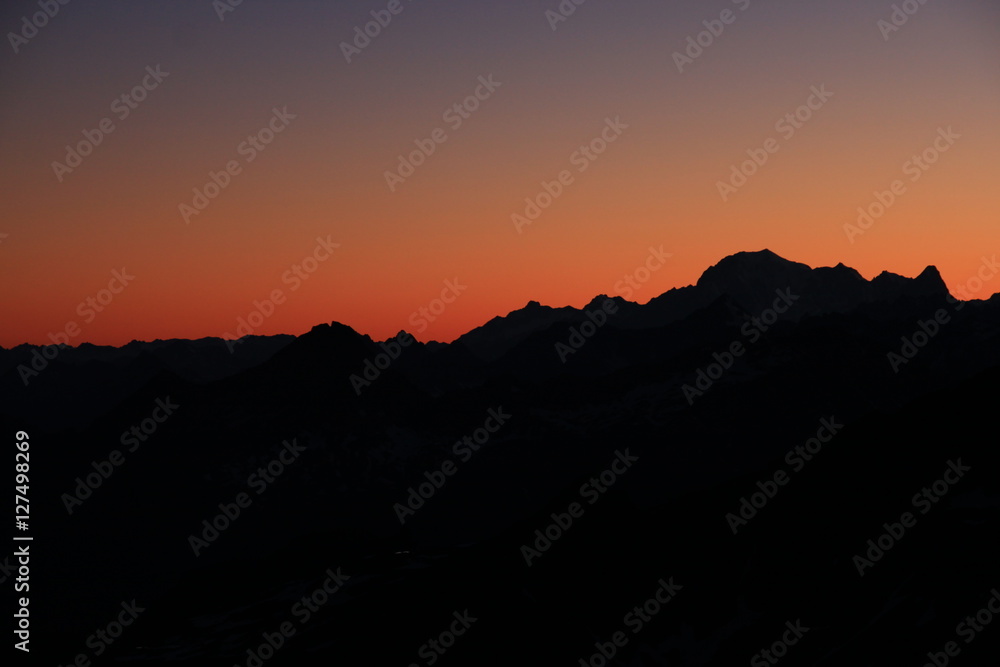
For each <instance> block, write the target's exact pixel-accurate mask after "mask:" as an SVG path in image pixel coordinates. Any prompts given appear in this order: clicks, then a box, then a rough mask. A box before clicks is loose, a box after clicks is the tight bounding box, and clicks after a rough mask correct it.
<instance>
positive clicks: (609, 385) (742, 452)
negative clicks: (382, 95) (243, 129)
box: [0, 251, 1000, 666]
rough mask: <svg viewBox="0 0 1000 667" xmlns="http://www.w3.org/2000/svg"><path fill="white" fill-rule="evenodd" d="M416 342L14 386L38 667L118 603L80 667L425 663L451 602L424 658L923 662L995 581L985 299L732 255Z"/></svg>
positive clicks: (172, 346)
mask: <svg viewBox="0 0 1000 667" xmlns="http://www.w3.org/2000/svg"><path fill="white" fill-rule="evenodd" d="M779 310H780V311H781V312H779ZM599 313H603V315H601V314H599ZM942 313H943V315H942ZM410 339H411V337H410V336H409V335H408V334H407V333H406V332H400V333H399V334H397V336H396V337H394V338H393V339H391V340H388V341H375V340H372V339H371V338H370V337H369V336H366V335H363V334H361V333H358V332H357V331H355V330H353V329H352V328H351V327H349V326H346V325H344V324H339V323H336V322H333V323H329V324H322V325H319V326H316V327H314V328H313V329H312V330H310V331H309V332H308V333H306V334H303V335H301V336H298V337H295V338H279V339H267V338H260V339H246V340H245V342H244V344H240V345H235V346H234V352H233V355H234V357H235V358H234V359H232V360H225V359H224V358H223V357H220V356H219V350H221V351H222V352H223V353H225V354H229V352H228V350H227V347H228V346H227V345H225V344H224V343H222V341H218V340H215V341H214V342H213V341H211V340H209V341H192V342H184V341H173V342H158V343H154V344H140V345H136V344H130V346H125V348H128V349H127V350H126V349H125V348H122V349H121V350H117V351H116V350H113V349H91V348H90V347H86V346H84V347H83V348H82V349H81V348H72V349H68V348H67V349H64V350H61V351H60V352H59V355H58V357H57V358H56V359H55V360H52V361H50V365H49V366H48V367H46V368H45V369H43V371H41V373H40V375H39V377H38V378H35V380H37V384H36V382H35V380H32V382H31V383H30V384H29V385H28V386H27V387H25V386H24V385H23V384H22V383H21V382H20V378H19V376H18V375H17V370H16V367H11V366H10V365H9V364H8V367H7V370H6V372H5V373H4V375H3V376H2V377H0V381H2V382H4V383H6V384H4V385H3V386H4V392H5V401H4V402H3V403H2V404H0V424H2V425H3V426H4V427H5V428H6V429H7V432H8V433H16V432H17V431H19V430H24V431H27V432H28V433H30V442H31V448H32V449H31V486H30V495H31V497H32V522H33V534H34V536H35V538H36V540H35V542H34V543H33V546H32V549H37V547H36V546H34V545H48V546H46V547H45V548H41V549H37V550H36V551H34V552H33V555H34V558H33V559H32V561H31V567H32V573H33V574H36V573H37V575H38V576H37V579H33V580H32V604H33V605H37V606H33V608H32V627H33V628H35V629H36V632H38V633H39V635H38V636H43V637H44V638H45V642H44V644H40V645H39V646H38V648H37V654H38V656H37V657H38V658H39V659H44V660H46V661H49V662H51V663H52V664H69V663H71V662H74V661H75V660H74V656H77V655H79V654H81V653H83V654H85V655H87V656H89V657H91V658H94V657H97V656H96V655H94V649H93V646H88V644H87V638H88V637H90V636H91V635H93V634H94V632H95V629H97V628H104V627H105V626H106V625H107V624H108V623H109V622H112V621H114V619H115V618H116V614H117V613H118V611H116V610H119V609H121V604H122V601H126V602H130V601H132V600H136V601H137V604H138V605H139V606H141V607H143V608H144V609H145V610H146V611H144V612H143V614H142V616H141V617H140V620H139V621H138V622H137V623H135V624H134V626H130V627H128V628H126V629H125V631H124V633H123V634H122V636H121V638H120V640H117V641H115V642H114V643H112V644H110V645H108V646H105V649H106V650H104V651H103V652H102V655H101V656H100V657H101V658H102V661H106V662H108V664H112V663H116V662H120V663H126V662H127V663H129V664H156V665H160V664H174V663H184V664H195V665H209V664H239V665H248V664H257V661H260V663H261V664H267V665H269V666H273V665H296V666H300V665H307V666H308V665H325V664H329V662H330V659H331V656H335V657H336V659H337V660H339V661H342V662H344V663H345V664H414V663H416V664H426V663H427V662H428V659H427V657H426V656H428V655H433V654H432V653H428V652H427V651H430V650H431V649H430V648H429V646H430V645H429V644H428V642H429V641H430V640H431V639H435V638H439V637H440V636H441V634H442V632H444V631H446V630H448V628H449V627H450V624H451V623H452V622H453V621H454V620H455V616H454V614H458V615H459V616H460V617H461V615H462V614H464V613H468V614H469V615H471V616H472V617H474V618H475V619H477V620H476V621H475V622H474V623H473V624H472V627H471V629H470V630H469V632H468V633H467V634H465V635H463V636H461V637H457V638H454V643H453V644H452V645H451V647H450V648H449V650H448V652H447V655H445V656H444V657H443V659H442V661H441V664H445V663H446V662H447V661H451V664H469V665H509V664H523V665H552V664H575V663H578V662H579V661H580V660H581V659H583V660H584V662H585V663H586V662H588V661H589V662H591V663H592V664H597V663H598V662H600V660H598V659H595V660H592V661H590V660H589V658H588V656H592V655H595V654H596V653H599V652H600V651H601V647H604V648H605V649H606V651H605V652H609V651H610V650H611V649H610V648H609V646H610V645H609V644H608V642H610V641H612V638H613V637H615V636H616V635H615V633H616V632H619V631H620V632H622V633H624V634H623V635H622V636H620V637H619V640H621V639H622V637H624V638H626V639H627V640H628V641H627V642H624V645H621V644H623V642H621V641H619V645H617V648H616V649H615V653H616V656H615V660H616V661H617V662H618V663H619V664H623V665H630V666H631V665H660V664H676V665H702V664H737V663H744V664H745V663H746V662H749V661H750V660H751V657H752V656H754V655H756V654H758V653H759V652H760V651H761V650H762V648H766V647H770V646H772V645H773V644H774V642H775V641H777V640H778V639H779V638H780V637H781V636H782V633H783V632H784V630H783V628H785V624H786V623H789V622H790V623H795V622H796V620H797V619H798V620H800V621H801V623H802V624H803V625H804V626H806V627H809V628H811V629H810V630H809V632H808V634H807V635H806V637H805V639H803V641H802V642H801V643H799V644H798V645H797V646H795V647H793V648H792V649H791V650H794V651H795V653H794V656H793V654H792V653H791V650H790V651H789V655H788V657H787V658H786V660H787V661H788V664H789V665H791V664H804V665H813V664H816V665H843V664H851V665H855V664H856V665H865V664H922V663H923V662H925V661H926V656H927V652H928V651H935V650H938V649H940V648H941V647H943V646H944V645H945V643H946V642H947V641H952V640H953V639H954V637H955V636H956V635H955V626H956V623H958V622H959V620H960V619H962V618H965V617H966V616H968V615H969V614H975V613H976V612H977V611H978V610H979V609H980V608H982V607H983V605H985V604H986V600H987V599H988V597H989V595H990V591H991V589H992V588H994V587H995V586H996V581H997V580H998V579H997V577H998V576H1000V570H998V568H997V563H1000V543H998V541H997V539H996V536H997V534H998V530H1000V482H998V481H997V477H996V475H995V474H994V472H993V471H994V470H995V469H996V466H997V465H998V464H1000V461H998V453H997V448H996V442H995V437H993V436H991V433H992V431H991V426H990V424H991V420H992V415H993V406H995V404H996V402H997V400H998V399H1000V390H998V388H997V387H998V384H997V380H998V379H1000V296H995V297H993V298H992V299H989V300H983V301H969V302H956V301H955V300H954V299H951V298H950V296H949V295H948V294H947V291H946V290H945V289H944V285H943V283H942V282H941V280H940V276H939V275H938V274H937V271H936V270H935V269H933V267H929V268H928V269H927V270H925V271H924V272H923V273H921V274H920V276H918V277H916V278H904V277H901V276H894V275H892V274H883V275H881V276H879V277H877V278H875V279H873V280H871V281H868V280H865V279H864V278H862V277H861V276H860V275H858V274H857V272H856V271H853V270H852V269H849V268H847V267H845V266H843V265H838V266H835V267H824V268H810V267H808V266H805V265H803V264H798V263H795V262H789V261H787V260H784V259H782V258H780V257H778V256H776V255H774V254H773V253H768V252H767V251H764V252H758V253H740V254H738V255H734V256H733V257H729V258H726V259H725V260H723V261H721V262H719V263H718V264H717V265H716V266H714V267H712V268H711V269H709V270H707V271H706V272H705V273H704V274H703V276H702V277H701V279H699V281H698V283H697V284H696V285H692V286H688V287H683V288H679V289H675V290H671V291H669V292H667V293H665V294H662V295H660V296H658V297H656V298H655V299H653V300H652V301H650V302H648V303H646V304H642V305H640V304H636V303H631V302H628V301H626V300H624V299H622V298H621V297H619V296H610V297H609V296H606V295H602V296H598V297H595V298H594V299H593V300H592V301H591V302H590V303H588V304H587V305H586V306H585V307H584V308H580V309H577V308H570V307H566V308H550V307H546V306H543V305H541V304H539V303H536V302H531V303H529V304H528V305H527V306H526V307H525V308H522V309H519V310H516V311H514V312H512V313H510V314H508V315H507V316H504V317H499V318H495V319H493V320H491V321H489V322H487V323H486V324H485V325H483V326H482V327H480V328H478V329H476V330H474V331H472V332H469V333H468V334H466V335H465V336H463V337H462V338H460V339H459V340H458V341H456V342H454V343H451V344H440V343H428V344H423V343H420V342H418V341H412V340H410ZM143 345H148V346H147V347H144V346H143ZM243 345H245V347H243ZM32 349H33V348H19V349H17V350H15V351H7V352H10V353H16V354H18V355H22V357H21V358H24V357H23V355H25V354H27V355H28V357H29V358H30V356H31V350H32ZM64 353H65V356H63V354H64ZM199 360H201V361H204V366H205V367H204V368H203V369H200V370H199V369H197V368H196V366H197V363H198V362H199ZM12 380H14V381H16V382H12ZM164 405H166V406H172V407H171V408H170V409H169V411H168V412H169V414H163V413H162V410H163V408H162V406H164ZM20 406H28V407H27V409H26V411H25V412H20V410H21V407H20ZM157 410H160V411H161V412H157ZM136 429H138V431H137V430H136ZM140 436H141V439H140ZM949 470H950V471H951V472H947V471H949ZM956 471H959V472H956ZM959 473H960V474H959ZM939 480H944V481H939ZM927 489H929V491H927V493H932V494H933V500H930V499H926V507H927V509H926V511H922V510H923V508H924V504H923V501H921V497H922V496H921V494H924V493H925V490H927ZM915 494H916V495H915ZM915 499H916V500H915ZM915 502H917V504H916V505H915V504H914V503H915ZM904 512H910V513H911V514H912V516H911V517H910V518H904V517H903V516H902V514H903V513H904ZM910 519H913V520H912V521H911V520H910ZM904 523H906V524H907V525H906V526H903V524H904ZM898 526H903V528H899V527H898ZM886 531H892V533H893V534H895V535H897V536H898V537H895V536H894V535H893V534H889V536H888V537H886V536H885V533H886ZM900 531H902V532H900ZM199 540H200V541H201V542H199ZM869 541H872V543H874V544H875V547H871V546H870V544H869ZM879 545H881V546H879ZM876 548H877V549H879V550H880V551H879V552H876V551H875V550H874V549H876ZM868 553H870V554H871V556H870V558H869V557H868V556H867V554H868ZM67 554H72V557H71V558H70V557H67ZM859 555H861V557H862V558H863V560H870V561H871V563H870V565H864V564H863V563H862V566H860V570H861V572H860V573H859V564H858V556H859ZM13 562H14V561H13V559H12V558H8V560H7V561H4V560H2V559H0V566H3V567H5V568H6V567H9V566H10V565H13ZM341 570H342V572H343V574H345V575H348V577H349V578H347V579H346V580H345V581H344V582H343V585H342V586H340V587H339V589H338V590H336V591H335V592H328V591H324V589H323V586H324V582H325V581H327V580H328V579H329V578H330V576H331V575H330V574H328V573H329V572H335V573H336V572H339V571H341ZM942 573H945V574H946V575H947V576H943V575H942ZM663 582H666V584H667V585H670V582H673V584H677V585H679V586H680V587H681V588H680V589H679V590H678V591H677V594H676V599H672V600H671V601H670V602H669V604H662V603H661V602H657V605H659V606H655V609H656V610H657V611H656V612H655V613H654V612H653V611H652V610H653V609H654V605H653V604H652V603H649V604H650V606H649V607H648V609H649V610H650V611H649V612H648V614H647V616H648V617H649V620H648V621H643V622H642V624H641V631H639V632H635V631H634V630H635V628H636V625H635V623H634V622H633V621H634V620H635V619H636V618H638V617H637V616H636V615H635V613H633V615H632V616H631V617H629V616H628V614H629V613H632V612H631V610H633V609H634V608H635V607H636V605H645V604H646V601H647V600H650V599H653V600H654V601H655V595H656V594H657V592H658V591H659V590H660V587H661V586H663V585H664V583H663ZM316 591H322V594H321V595H320V593H316ZM661 592H662V591H661ZM314 595H315V596H316V597H315V598H314V597H313V596H314ZM304 596H305V597H304ZM303 599H306V600H308V601H312V600H315V601H316V602H315V604H314V605H313V606H314V607H315V609H314V610H312V611H310V613H309V614H308V615H305V614H303V613H298V612H301V611H302V609H303V606H302V605H304V604H305V603H303V602H302V600H303ZM661 599H662V596H661ZM320 600H322V603H320ZM296 605H299V606H296ZM306 608H308V607H306ZM296 610H298V611H296ZM643 613H646V612H645V611H644V612H643ZM627 618H631V619H633V621H627V620H626V619H627ZM286 622H288V623H291V626H290V627H291V628H292V630H294V632H293V633H292V634H291V635H290V636H286V637H285V639H284V641H281V642H278V640H277V639H275V640H274V642H272V643H268V641H269V640H268V639H267V637H271V638H272V639H273V638H274V637H275V636H276V635H275V634H274V633H275V632H277V629H278V628H280V627H282V624H283V623H286ZM456 627H457V626H456ZM915 637H919V638H921V639H920V640H915V639H914V638H915ZM446 639H447V637H446ZM448 641H449V642H451V639H449V640H448ZM998 641H1000V640H998V639H997V637H996V636H993V635H991V634H988V631H987V632H984V633H983V635H982V636H981V637H977V639H976V642H975V643H974V644H970V645H968V646H963V647H962V656H961V659H962V662H963V664H969V665H990V664H995V655H996V652H997V648H998ZM275 643H280V647H279V648H277V649H275V648H274V644H275ZM261 646H265V647H266V648H265V650H264V653H263V654H262V653H261V650H260V647H261ZM34 648H35V647H34V646H33V649H34ZM422 650H423V651H424V653H423V654H421V651H422ZM595 652H596V653H595ZM264 654H268V655H269V656H270V657H267V658H263V657H262V656H263V655H264ZM609 664H611V663H610V662H609Z"/></svg>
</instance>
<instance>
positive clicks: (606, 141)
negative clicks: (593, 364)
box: [0, 0, 1000, 347]
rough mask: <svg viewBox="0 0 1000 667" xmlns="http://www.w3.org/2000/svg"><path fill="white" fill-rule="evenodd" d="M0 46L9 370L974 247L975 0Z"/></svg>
mask: <svg viewBox="0 0 1000 667" xmlns="http://www.w3.org/2000/svg"><path fill="white" fill-rule="evenodd" d="M232 2H234V3H235V0H232ZM894 5H895V8H894ZM46 7H47V8H48V11H49V13H50V14H53V15H52V16H48V15H45V14H44V11H45V8H46ZM560 7H562V11H563V12H564V13H560ZM570 9H572V13H570ZM907 10H908V11H909V12H910V13H907ZM39 12H42V13H41V14H40V13H39ZM379 21H381V23H379ZM366 28H367V31H368V32H369V34H370V35H374V36H367V35H365V30H366ZM0 29H2V31H3V33H4V35H5V38H4V44H3V45H0V99H2V103H0V155H2V156H3V157H2V159H0V188H2V201H3V215H2V216H0V279H2V281H3V284H4V285H5V287H6V289H4V290H3V291H2V292H0V314H2V322H3V324H2V326H0V345H2V346H4V347H13V346H15V345H18V344H21V343H32V344H45V343H50V342H53V340H55V339H56V338H58V339H59V340H60V341H64V342H65V341H67V340H68V342H69V343H70V344H72V345H77V344H80V343H83V342H90V343H95V344H103V345H121V344H124V343H127V342H129V341H131V340H134V339H137V340H154V339H168V338H201V337H206V336H221V337H225V338H233V337H237V336H239V335H243V334H245V333H253V334H262V335H263V334H277V333H290V334H301V333H304V332H306V331H308V330H309V329H310V328H312V327H313V326H315V325H317V324H320V323H324V322H331V321H338V322H342V323H344V324H348V325H350V326H351V327H353V328H354V329H356V330H357V331H359V332H361V333H364V334H368V335H370V336H372V337H373V338H374V339H376V340H381V339H385V338H388V337H390V336H393V335H395V334H396V333H397V332H398V331H400V330H404V329H405V330H407V331H409V332H411V333H413V334H415V335H416V337H417V338H418V339H420V340H422V341H428V340H440V341H450V340H453V339H454V338H456V337H458V336H459V335H461V334H462V333H464V332H465V331H468V330H470V329H472V328H474V327H476V326H479V325H481V324H483V323H484V322H486V321H488V320H489V319H491V318H492V317H494V316H496V315H504V314H506V313H508V312H510V311H512V310H515V309H517V308H520V307H523V306H524V305H525V304H526V303H527V302H528V301H529V300H536V301H539V302H541V303H543V304H546V305H550V306H564V305H572V306H576V307H581V306H583V305H585V304H587V303H588V302H590V301H591V299H592V298H593V297H594V296H596V295H598V294H609V295H616V294H619V295H624V293H623V291H622V289H621V288H622V280H623V279H624V277H625V276H631V277H632V282H633V284H634V285H635V287H634V288H629V289H630V292H629V294H628V296H629V298H630V300H633V301H638V302H640V303H645V302H646V301H648V300H649V299H651V298H653V297H655V296H657V295H659V294H661V293H663V292H665V291H667V290H668V289H670V288H672V287H680V286H684V285H688V284H692V283H694V282H696V281H697V279H698V277H699V275H700V274H701V273H702V271H704V269H706V268H707V267H709V266H711V265H713V264H715V263H716V262H718V261H719V260H720V259H722V258H723V257H725V256H727V255H730V254H733V253H735V252H739V251H743V250H761V249H764V248H768V249H770V250H772V251H774V252H776V253H778V254H779V255H781V256H783V257H785V258H787V259H791V260H794V261H799V262H804V263H806V264H809V265H811V266H832V265H836V264H837V263H840V262H843V263H844V264H847V265H848V266H852V267H854V268H856V269H858V270H859V271H860V272H861V273H862V275H864V276H865V277H866V278H872V277H874V276H875V275H878V274H879V273H881V272H882V271H883V270H888V271H892V272H895V273H899V274H902V275H905V276H916V275H918V274H919V273H920V272H921V270H922V269H923V268H924V267H925V266H928V265H935V266H937V267H938V269H939V270H940V272H941V274H942V276H943V277H944V279H945V281H946V282H947V283H948V285H949V287H951V288H953V289H956V288H961V287H964V286H967V285H968V281H969V280H970V279H972V278H974V277H975V276H976V274H977V271H978V269H979V267H980V266H982V264H983V261H984V259H983V258H984V257H986V258H991V257H992V256H993V255H994V254H996V253H1000V224H998V223H1000V219H998V213H1000V188H998V187H997V186H996V175H997V163H996V159H997V156H998V155H1000V124H998V123H997V122H996V120H997V118H998V117H1000V113H998V112H1000V39H998V29H1000V7H998V6H997V5H996V4H992V3H988V2H983V1H981V0H950V1H949V2H944V1H943V0H928V1H927V2H926V3H925V4H919V3H918V2H916V1H915V0H909V1H908V2H905V3H893V2H882V1H879V0H836V1H833V0H830V1H826V2H819V1H810V0H803V1H800V2H794V3H774V2H771V3H766V2H763V1H761V0H738V1H736V2H733V1H731V0H715V1H712V2H704V1H703V2H663V1H662V0H658V1H655V2H654V1H647V0H634V1H631V2H613V1H611V0H587V1H586V2H584V3H583V4H581V5H575V4H573V3H572V2H569V1H568V0H567V2H563V3H560V2H558V1H556V0H546V1H541V0H539V1H536V0H525V1H521V2H516V3H495V2H483V1H479V0H461V1H459V0H393V1H392V2H390V1H389V0H374V1H371V2H367V1H354V2H316V1H305V0H300V1H294V0H288V1H278V0H274V1H267V0H243V2H241V3H240V4H238V5H236V4H229V2H227V0H218V1H217V2H212V1H211V0H189V1H184V2H180V1H177V2H156V3H151V2H145V3H136V2H103V1H95V2H82V1H81V0H70V1H69V2H67V4H59V3H58V2H57V1H56V0H41V2H39V1H38V0H35V1H34V2H25V1H21V0H17V1H9V2H4V3H3V7H2V9H0ZM456 105H458V107H457V108H456ZM414 151H416V153H414ZM748 161H749V162H748ZM536 207H537V208H536ZM859 208H860V209H861V210H862V211H867V212H868V213H869V215H871V217H860V216H861V214H860V213H859ZM859 218H860V223H859ZM654 255H655V256H658V257H663V256H664V255H669V258H668V259H666V260H662V261H656V262H650V257H652V256H654ZM651 266H654V267H656V269H655V270H652V271H650V270H649V267H651ZM643 267H646V268H643ZM994 292H1000V282H998V283H997V284H996V285H993V284H991V283H989V282H987V283H986V284H984V285H982V286H981V288H979V289H978V291H976V292H975V293H970V296H974V297H978V298H987V297H988V296H989V295H990V294H992V293H994ZM421 309H423V311H422V310H421ZM60 332H62V333H64V334H66V335H65V337H61V338H60V337H59V334H60Z"/></svg>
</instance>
